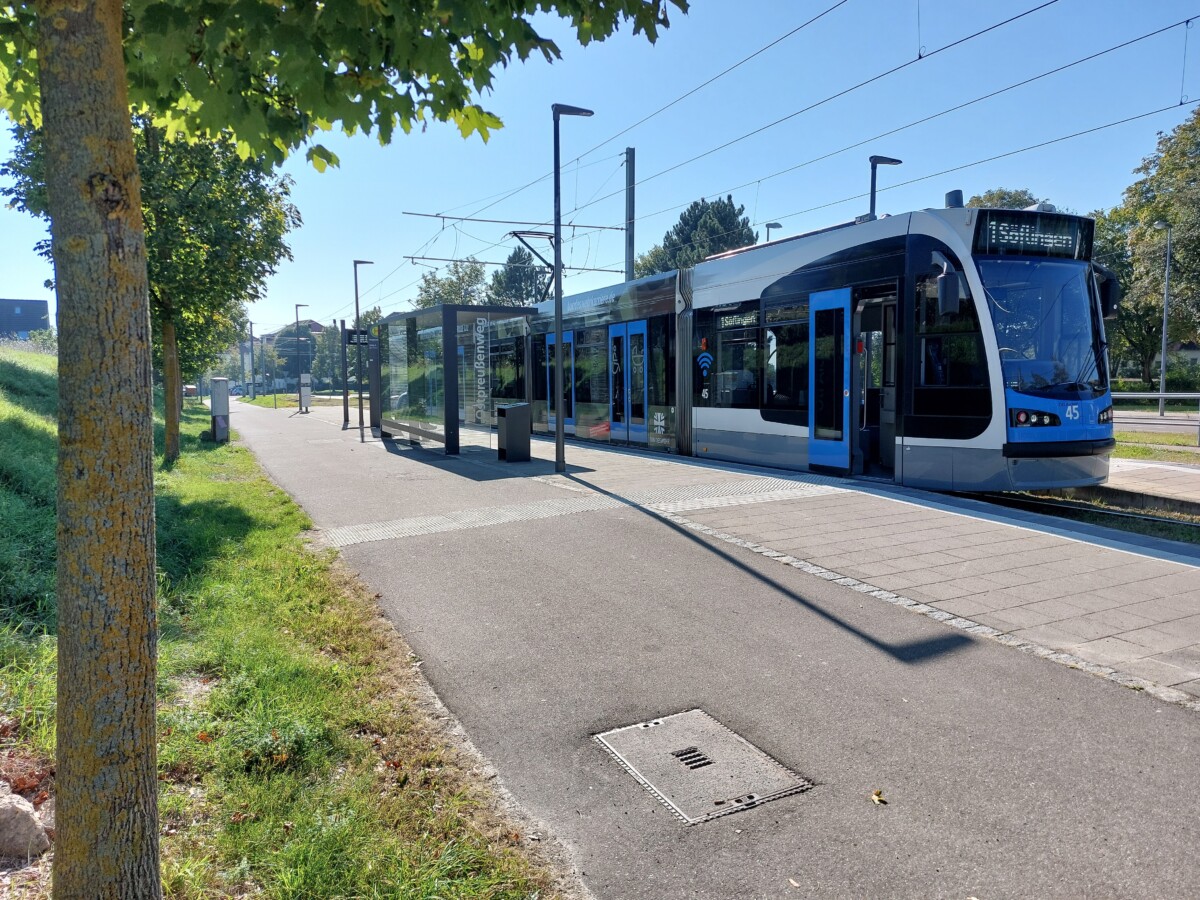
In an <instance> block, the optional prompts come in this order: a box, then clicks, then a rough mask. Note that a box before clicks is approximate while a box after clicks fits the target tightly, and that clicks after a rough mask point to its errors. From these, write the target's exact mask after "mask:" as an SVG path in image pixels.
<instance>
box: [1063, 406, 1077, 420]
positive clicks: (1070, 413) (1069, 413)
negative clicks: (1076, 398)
mask: <svg viewBox="0 0 1200 900" xmlns="http://www.w3.org/2000/svg"><path fill="white" fill-rule="evenodd" d="M1064 415H1066V417H1067V418H1068V419H1076V420H1078V419H1079V404H1078V403H1068V404H1067V408H1066V410H1064Z"/></svg>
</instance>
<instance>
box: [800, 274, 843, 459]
mask: <svg viewBox="0 0 1200 900" xmlns="http://www.w3.org/2000/svg"><path fill="white" fill-rule="evenodd" d="M809 302H810V315H809V347H810V348H811V352H810V353H809V379H808V381H809V384H810V385H811V391H812V399H811V402H810V403H809V404H808V462H809V465H811V466H821V467H823V468H827V469H837V470H839V471H843V472H849V471H850V430H851V426H852V422H851V418H850V384H851V382H850V353H849V352H848V351H849V349H850V348H849V330H850V329H849V322H850V288H840V289H838V290H836V291H819V292H817V293H814V294H813V295H812V296H811V297H810V298H809Z"/></svg>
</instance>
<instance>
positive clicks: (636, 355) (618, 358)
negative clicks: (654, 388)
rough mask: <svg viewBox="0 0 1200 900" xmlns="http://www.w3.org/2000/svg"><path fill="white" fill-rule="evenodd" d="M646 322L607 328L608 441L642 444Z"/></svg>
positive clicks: (625, 323) (644, 399)
mask: <svg viewBox="0 0 1200 900" xmlns="http://www.w3.org/2000/svg"><path fill="white" fill-rule="evenodd" d="M646 369H647V366H646V321H645V320H644V319H643V320H642V321H640V322H624V323H622V324H620V325H609V326H608V396H609V418H608V420H609V422H610V423H611V432H610V434H611V438H612V440H614V441H629V442H632V443H639V444H644V443H646V440H647V431H646Z"/></svg>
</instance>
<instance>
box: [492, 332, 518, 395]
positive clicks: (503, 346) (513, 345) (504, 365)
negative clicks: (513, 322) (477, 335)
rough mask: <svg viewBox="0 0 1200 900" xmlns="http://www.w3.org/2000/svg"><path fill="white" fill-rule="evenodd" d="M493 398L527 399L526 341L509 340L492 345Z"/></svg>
mask: <svg viewBox="0 0 1200 900" xmlns="http://www.w3.org/2000/svg"><path fill="white" fill-rule="evenodd" d="M491 349H492V354H491V355H492V359H491V364H492V365H491V368H492V397H493V398H494V399H496V400H514V399H516V400H524V399H525V340H524V338H508V339H505V340H502V341H497V342H496V343H495V344H492V348H491Z"/></svg>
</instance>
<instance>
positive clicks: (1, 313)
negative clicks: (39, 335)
mask: <svg viewBox="0 0 1200 900" xmlns="http://www.w3.org/2000/svg"><path fill="white" fill-rule="evenodd" d="M49 328H50V304H49V303H48V302H47V301H45V300H0V337H16V338H19V339H20V340H23V341H27V340H29V332H31V331H46V330H48V329H49Z"/></svg>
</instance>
